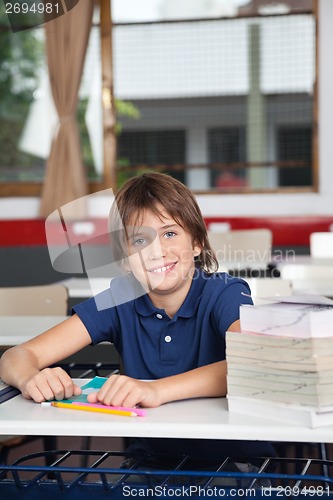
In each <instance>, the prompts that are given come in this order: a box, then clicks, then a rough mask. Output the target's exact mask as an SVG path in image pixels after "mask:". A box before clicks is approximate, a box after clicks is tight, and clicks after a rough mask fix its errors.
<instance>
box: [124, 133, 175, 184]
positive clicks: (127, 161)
mask: <svg viewBox="0 0 333 500" xmlns="http://www.w3.org/2000/svg"><path fill="white" fill-rule="evenodd" d="M118 159H119V162H120V163H122V164H123V165H131V166H134V167H135V169H134V173H136V172H138V171H142V170H144V169H150V168H152V167H156V166H163V170H164V171H165V172H167V173H171V174H172V176H173V177H176V178H177V179H178V180H180V181H182V182H184V171H182V172H177V171H175V170H172V171H170V170H168V168H167V167H168V166H175V165H177V164H178V165H184V163H185V132H184V130H145V131H141V130H140V131H128V132H122V133H121V134H120V136H119V138H118Z"/></svg>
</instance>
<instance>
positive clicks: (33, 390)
mask: <svg viewBox="0 0 333 500" xmlns="http://www.w3.org/2000/svg"><path fill="white" fill-rule="evenodd" d="M20 390H21V392H22V395H23V397H25V398H26V399H33V400H34V401H36V403H41V402H42V401H51V400H53V399H58V400H61V399H67V398H70V397H71V396H79V395H80V394H81V393H82V389H81V388H80V387H79V386H77V385H75V384H74V382H73V380H72V379H71V377H70V376H69V375H68V374H67V373H66V372H65V371H64V370H63V369H62V368H59V367H56V368H44V370H41V371H38V372H37V373H36V374H35V375H33V376H32V377H30V378H29V379H28V380H27V381H26V382H24V383H23V384H22V385H21V386H20Z"/></svg>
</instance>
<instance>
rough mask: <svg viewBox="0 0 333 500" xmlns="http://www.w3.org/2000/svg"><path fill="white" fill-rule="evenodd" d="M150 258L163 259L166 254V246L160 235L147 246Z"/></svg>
mask: <svg viewBox="0 0 333 500" xmlns="http://www.w3.org/2000/svg"><path fill="white" fill-rule="evenodd" d="M147 252H148V255H149V258H150V259H152V260H158V259H161V258H162V257H163V256H164V255H165V248H164V247H163V245H162V242H161V240H160V238H159V237H158V236H156V237H155V238H154V239H153V240H152V242H151V243H150V245H149V246H148V248H147Z"/></svg>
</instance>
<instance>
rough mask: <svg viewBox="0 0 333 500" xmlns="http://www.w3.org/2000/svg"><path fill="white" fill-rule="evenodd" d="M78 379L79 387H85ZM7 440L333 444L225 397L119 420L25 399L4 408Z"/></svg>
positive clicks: (326, 436)
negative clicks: (231, 405)
mask: <svg viewBox="0 0 333 500" xmlns="http://www.w3.org/2000/svg"><path fill="white" fill-rule="evenodd" d="M84 382H86V381H85V380H82V379H79V380H77V383H80V384H83V383H84ZM0 429H1V434H3V435H18V434H22V435H47V436H104V437H112V436H118V437H135V436H137V437H140V436H141V437H162V438H198V439H237V440H253V439H258V440H267V441H281V442H286V441H290V442H316V443H318V442H319V443H320V442H325V443H333V426H330V427H322V428H317V429H310V428H307V427H301V426H299V425H292V424H283V423H278V422H274V421H272V420H267V419H265V418H262V419H261V418H254V417H248V416H245V415H239V414H235V413H233V414H231V413H228V411H227V401H226V399H225V398H209V399H206V398H205V399H194V400H188V401H179V402H174V403H168V404H165V405H162V406H160V407H158V408H150V409H147V416H146V417H135V418H133V417H120V416H116V415H105V414H100V413H90V412H84V411H74V410H66V409H63V408H54V407H51V406H50V407H45V406H41V405H39V404H37V403H34V402H32V401H28V400H25V399H24V398H23V397H22V396H21V395H19V396H16V397H15V398H13V399H11V400H9V401H6V402H5V403H3V404H1V411H0Z"/></svg>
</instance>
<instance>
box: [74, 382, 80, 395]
mask: <svg viewBox="0 0 333 500" xmlns="http://www.w3.org/2000/svg"><path fill="white" fill-rule="evenodd" d="M73 394H74V396H80V394H82V389H81V387H80V386H79V385H76V384H74V386H73Z"/></svg>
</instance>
